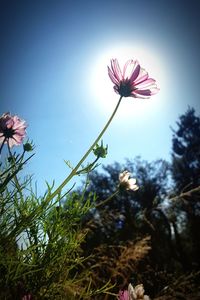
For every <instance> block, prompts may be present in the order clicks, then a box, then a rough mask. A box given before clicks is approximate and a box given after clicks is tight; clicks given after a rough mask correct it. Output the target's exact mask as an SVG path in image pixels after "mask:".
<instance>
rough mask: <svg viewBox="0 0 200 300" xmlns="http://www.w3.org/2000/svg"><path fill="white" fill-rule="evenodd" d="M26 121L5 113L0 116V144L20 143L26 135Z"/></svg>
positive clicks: (12, 144) (11, 145) (10, 145)
mask: <svg viewBox="0 0 200 300" xmlns="http://www.w3.org/2000/svg"><path fill="white" fill-rule="evenodd" d="M26 127H27V125H26V123H25V121H24V120H22V119H20V118H19V117H18V116H16V115H15V116H11V115H10V113H5V114H3V115H2V116H1V117H0V144H4V143H8V145H9V147H13V146H14V145H20V144H21V143H22V141H23V138H24V137H25V135H26Z"/></svg>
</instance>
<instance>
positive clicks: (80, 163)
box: [48, 96, 122, 201]
mask: <svg viewBox="0 0 200 300" xmlns="http://www.w3.org/2000/svg"><path fill="white" fill-rule="evenodd" d="M121 100H122V96H120V98H119V101H118V103H117V105H116V107H115V109H114V111H113V113H112V115H111V116H110V118H109V120H108V122H107V123H106V125H105V126H104V128H103V129H102V131H101V132H100V134H99V135H98V137H97V138H96V140H95V141H94V143H93V144H92V145H91V147H90V148H89V149H88V151H87V152H86V153H85V154H84V156H83V157H82V158H81V160H80V161H79V162H78V164H77V165H76V167H75V168H73V170H72V171H71V173H70V174H69V175H68V176H67V177H66V178H65V180H64V181H63V182H62V183H61V184H60V185H59V187H58V188H57V189H56V190H55V191H54V192H53V193H52V194H50V195H49V196H48V201H50V200H52V199H53V198H54V197H55V196H56V195H57V194H59V193H60V192H61V190H62V189H63V187H64V186H65V185H66V184H67V183H68V182H69V181H70V180H71V179H72V177H73V176H75V175H76V174H77V171H78V169H79V167H80V166H81V165H82V163H83V162H84V161H85V159H86V158H87V157H88V155H89V154H90V152H91V151H92V150H93V149H94V147H95V145H96V144H97V143H98V142H99V140H100V139H101V137H102V136H103V134H104V132H105V131H106V129H107V128H108V126H109V125H110V123H111V121H112V119H113V118H114V116H115V114H116V112H117V110H118V107H119V105H120V103H121Z"/></svg>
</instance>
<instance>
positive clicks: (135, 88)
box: [108, 59, 159, 99]
mask: <svg viewBox="0 0 200 300" xmlns="http://www.w3.org/2000/svg"><path fill="white" fill-rule="evenodd" d="M108 75H109V77H110V79H111V81H112V82H113V83H114V90H115V92H116V93H117V94H119V95H120V96H123V97H134V98H142V99H145V98H149V97H150V96H151V95H154V94H156V93H157V92H158V91H159V89H158V88H157V86H156V81H155V80H154V79H152V78H149V74H148V73H147V71H146V70H145V69H143V68H141V67H140V65H139V63H138V61H137V60H133V59H131V60H128V61H127V62H126V64H125V66H124V68H123V72H122V71H121V69H120V66H119V63H118V60H117V59H111V68H110V67H108Z"/></svg>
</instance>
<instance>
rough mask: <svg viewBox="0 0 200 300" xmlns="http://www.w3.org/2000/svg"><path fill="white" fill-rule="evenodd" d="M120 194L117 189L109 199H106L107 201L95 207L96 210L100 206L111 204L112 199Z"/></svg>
mask: <svg viewBox="0 0 200 300" xmlns="http://www.w3.org/2000/svg"><path fill="white" fill-rule="evenodd" d="M118 193H119V189H117V190H116V191H115V192H114V193H113V194H112V195H111V196H109V197H108V198H107V199H105V200H103V201H101V202H99V203H98V204H96V205H95V208H99V207H100V206H102V205H105V204H107V203H108V202H110V200H112V198H113V197H114V196H116V195H117V194H118Z"/></svg>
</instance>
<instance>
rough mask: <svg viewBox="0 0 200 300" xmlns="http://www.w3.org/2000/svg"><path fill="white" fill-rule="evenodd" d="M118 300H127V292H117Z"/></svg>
mask: <svg viewBox="0 0 200 300" xmlns="http://www.w3.org/2000/svg"><path fill="white" fill-rule="evenodd" d="M118 300H129V294H128V291H127V290H125V291H120V292H119V296H118Z"/></svg>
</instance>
